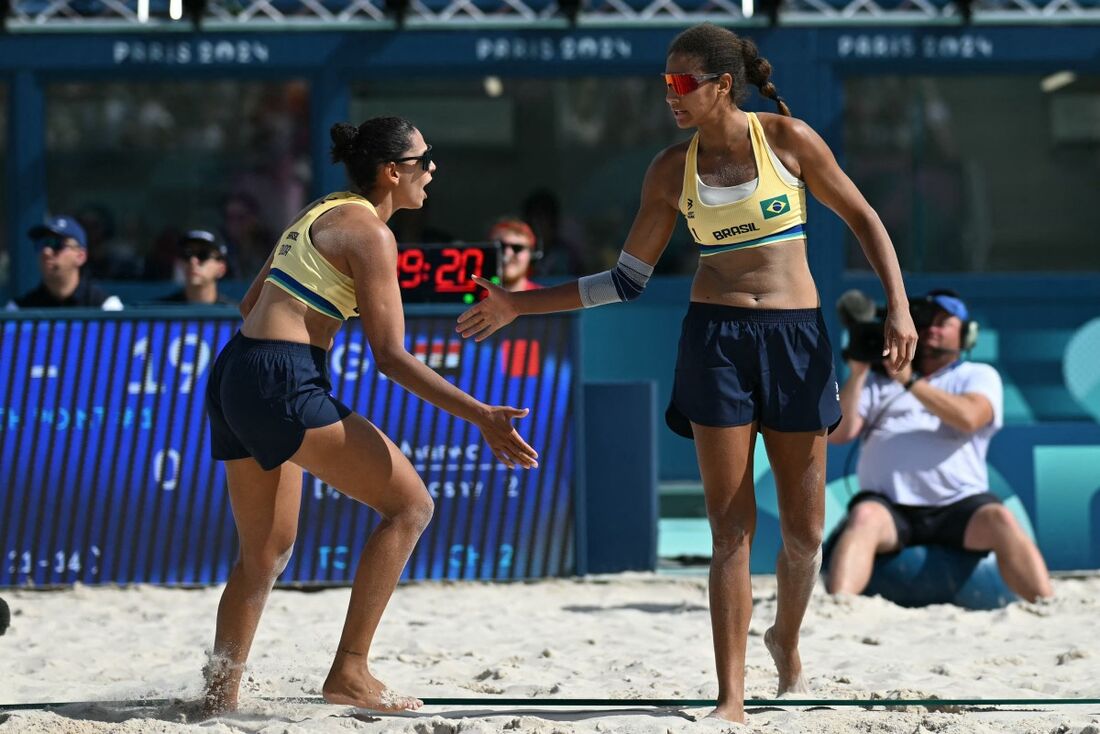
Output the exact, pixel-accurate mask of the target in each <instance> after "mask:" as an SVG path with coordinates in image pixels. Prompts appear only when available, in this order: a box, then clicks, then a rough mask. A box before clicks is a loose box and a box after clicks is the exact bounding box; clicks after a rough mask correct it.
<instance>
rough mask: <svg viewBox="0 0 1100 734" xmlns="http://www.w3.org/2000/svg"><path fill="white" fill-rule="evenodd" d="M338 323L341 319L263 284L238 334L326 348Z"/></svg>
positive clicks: (328, 347)
mask: <svg viewBox="0 0 1100 734" xmlns="http://www.w3.org/2000/svg"><path fill="white" fill-rule="evenodd" d="M342 325H343V322H341V321H337V320H336V319H334V318H332V317H330V316H325V315H324V314H323V313H321V312H319V311H314V310H313V309H312V308H310V307H309V306H307V305H306V304H304V303H302V302H301V301H299V300H298V299H297V298H295V297H294V296H292V295H290V294H289V293H287V292H286V291H284V290H283V289H281V288H279V287H278V286H276V285H274V284H272V283H264V286H263V289H262V290H261V291H260V297H259V299H258V300H257V301H256V305H255V306H253V307H252V311H250V312H249V314H248V316H247V318H245V320H244V324H242V325H241V333H242V334H244V335H245V336H247V337H248V338H249V339H277V340H279V341H284V342H297V343H299V344H312V345H313V346H315V347H320V348H321V349H324V350H326V351H327V350H329V349H331V348H332V340H333V337H335V336H336V332H337V331H339V330H340V327H341V326H342Z"/></svg>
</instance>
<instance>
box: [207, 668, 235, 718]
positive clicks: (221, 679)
mask: <svg viewBox="0 0 1100 734" xmlns="http://www.w3.org/2000/svg"><path fill="white" fill-rule="evenodd" d="M243 671H244V664H243V663H240V664H234V663H232V662H230V661H229V660H227V659H225V658H220V657H217V656H215V655H210V657H209V659H208V660H207V663H206V665H205V666H204V667H203V669H202V673H203V678H205V679H206V693H205V694H204V695H203V701H202V709H201V716H202V717H203V718H204V719H210V718H213V717H215V716H221V715H222V714H228V713H231V712H233V711H236V710H237V695H238V691H239V689H240V685H241V674H242V672H243Z"/></svg>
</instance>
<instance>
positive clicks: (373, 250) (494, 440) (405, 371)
mask: <svg viewBox="0 0 1100 734" xmlns="http://www.w3.org/2000/svg"><path fill="white" fill-rule="evenodd" d="M348 208H351V207H348ZM349 214H350V215H351V216H356V215H357V216H358V217H360V218H361V221H359V222H358V223H356V224H355V225H353V226H348V227H345V228H342V232H341V233H340V234H339V235H335V236H339V237H345V238H347V242H345V243H344V246H343V247H342V248H341V249H342V250H343V251H344V252H345V253H346V256H347V259H348V264H349V265H350V267H351V271H352V276H353V277H354V278H355V295H356V301H357V302H358V305H359V316H360V319H361V321H362V324H363V332H364V334H365V335H366V337H367V342H368V343H369V344H370V348H371V353H372V354H373V355H374V360H375V363H376V364H377V365H378V369H379V370H380V371H381V372H382V373H383V374H384V375H386V376H387V377H389V378H390V379H392V380H394V381H395V382H397V383H399V384H400V385H401V386H402V387H404V388H405V389H407V390H408V391H409V392H412V393H413V394H415V395H417V396H419V397H421V398H423V399H424V400H427V401H428V402H430V403H432V404H433V405H436V406H438V407H440V408H442V409H443V410H445V411H447V412H448V413H451V414H452V415H455V416H457V417H459V418H462V419H463V420H467V421H470V422H471V423H473V424H474V425H476V426H477V427H478V428H479V429H480V430H481V433H482V435H483V436H484V437H485V440H486V442H488V444H489V447H490V448H491V449H492V450H493V454H494V455H495V456H496V457H497V458H498V459H499V460H500V461H501V462H503V463H504V464H505V465H507V466H508V467H515V466H517V465H519V466H523V467H527V468H531V467H535V466H538V463H537V461H536V460H537V459H538V454H537V453H536V452H535V450H534V449H533V448H531V446H529V445H528V444H527V442H526V441H524V440H523V438H521V437H520V435H519V433H517V432H516V430H515V428H513V427H512V421H513V420H514V419H516V418H522V417H524V416H526V415H527V413H528V410H527V409H526V408H524V409H522V410H520V409H518V408H512V407H508V406H503V405H500V406H492V405H486V404H485V403H482V402H481V401H480V400H477V399H476V398H474V397H473V396H471V395H468V394H467V393H465V392H463V391H462V390H459V389H458V388H457V387H455V386H454V385H452V384H451V383H449V382H447V381H446V380H445V379H443V378H442V377H440V376H439V375H438V374H436V373H435V371H434V370H432V369H431V368H429V367H428V366H427V365H425V364H424V363H423V362H421V361H420V360H418V359H417V358H416V357H414V356H412V355H411V354H409V352H408V351H407V350H406V349H405V313H404V309H403V307H402V303H401V289H400V286H399V285H398V283H397V242H396V241H395V240H394V237H393V233H392V232H390V230H389V228H388V227H386V225H385V224H383V223H382V222H381V221H378V220H374V219H368V218H367V217H368V215H367V214H366V213H365V212H363V213H360V212H352V213H349Z"/></svg>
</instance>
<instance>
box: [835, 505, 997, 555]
mask: <svg viewBox="0 0 1100 734" xmlns="http://www.w3.org/2000/svg"><path fill="white" fill-rule="evenodd" d="M860 502H878V503H879V504H880V505H882V506H883V507H885V508H886V510H887V512H889V513H890V517H892V518H893V519H894V527H895V528H897V531H898V543H899V544H900V545H901V547H902V548H905V547H908V546H911V545H932V544H935V545H946V546H949V547H951V548H959V549H964V548H963V539H964V538H965V537H966V526H967V525H969V524H970V518H972V517H974V513H975V512H977V511H978V510H980V509H981V508H983V507H985V506H986V505H992V504H1000V502H1001V500H1000V499H998V498H997V495H995V494H993V493H991V492H981V493H979V494H972V495H970V496H969V497H964V498H962V499H961V500H959V501H958V502H952V503H951V504H949V505H940V506H938V507H919V506H916V505H898V504H894V502H892V501H891V500H890V498H889V497H887V496H885V495H882V494H879V493H878V492H868V491H863V492H860V493H859V494H857V495H856V496H855V497H853V498H852V499H851V501H850V502H849V503H848V512H851V511H852V508H853V507H855V506H856V505H858V504H859V503H860Z"/></svg>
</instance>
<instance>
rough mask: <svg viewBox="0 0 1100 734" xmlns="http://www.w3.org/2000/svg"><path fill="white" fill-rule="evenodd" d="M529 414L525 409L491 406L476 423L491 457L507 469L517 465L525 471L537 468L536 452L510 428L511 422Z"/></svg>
mask: <svg viewBox="0 0 1100 734" xmlns="http://www.w3.org/2000/svg"><path fill="white" fill-rule="evenodd" d="M530 412H531V411H530V410H529V409H527V408H523V409H520V408H512V407H510V406H507V405H491V406H488V407H487V408H486V410H485V413H484V415H483V416H482V417H481V418H479V419H478V421H477V427H478V428H480V429H481V435H482V436H484V437H485V442H486V443H488V444H489V448H491V449H492V450H493V455H494V456H496V457H497V459H498V460H499V461H500V462H501V463H502V464H504V465H505V466H507V467H508V468H509V469H515V468H516V466H517V465H518V466H522V467H523V468H525V469H537V468H538V465H539V463H538V458H539V455H538V452H537V451H535V450H534V449H533V448H531V446H530V445H529V444H528V443H527V442H526V441H524V440H523V437H522V436H520V435H519V433H518V432H517V431H516V429H515V428H514V427H513V426H512V421H513V420H516V419H517V418H524V417H526V416H527V414H528V413H530Z"/></svg>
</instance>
